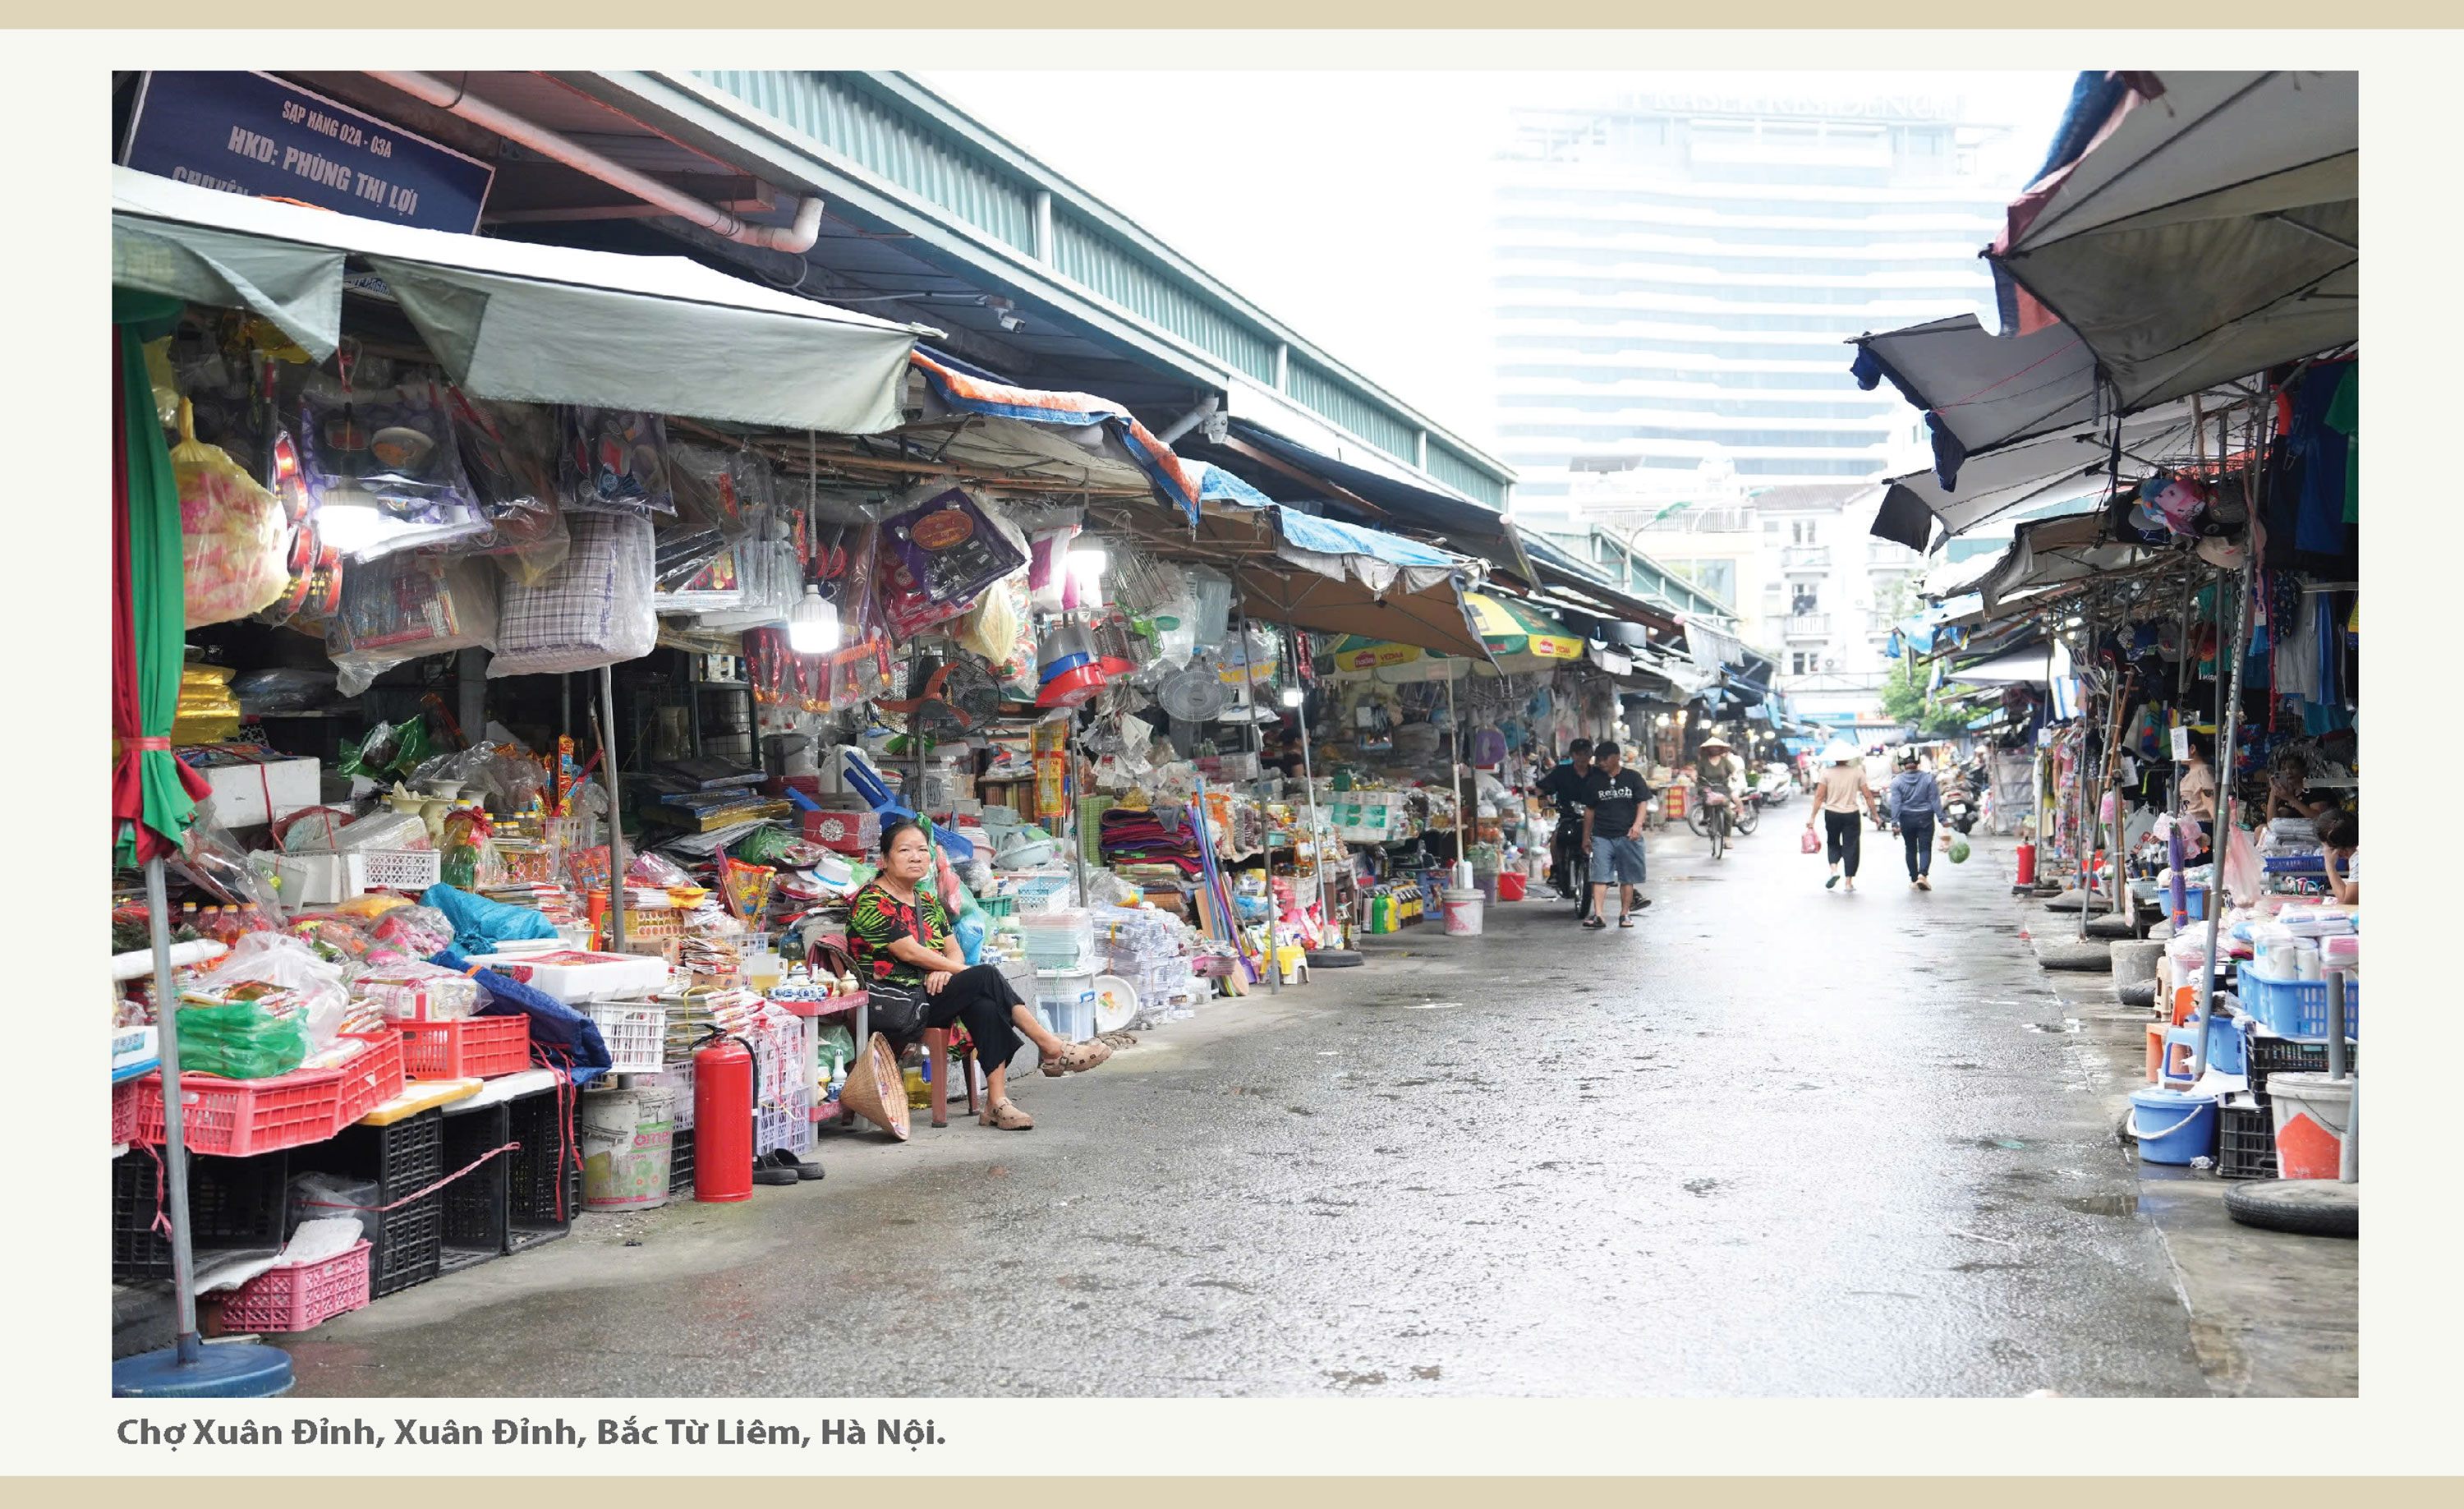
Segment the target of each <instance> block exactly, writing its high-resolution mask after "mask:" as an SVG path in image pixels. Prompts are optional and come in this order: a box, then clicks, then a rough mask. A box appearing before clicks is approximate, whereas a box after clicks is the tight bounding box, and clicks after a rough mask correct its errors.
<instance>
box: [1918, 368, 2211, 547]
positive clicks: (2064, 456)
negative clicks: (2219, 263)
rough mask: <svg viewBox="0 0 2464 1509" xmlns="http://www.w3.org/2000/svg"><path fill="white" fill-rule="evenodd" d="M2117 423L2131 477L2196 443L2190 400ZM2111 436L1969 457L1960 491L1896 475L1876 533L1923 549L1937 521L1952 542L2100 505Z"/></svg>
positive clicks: (2047, 441) (2082, 429)
mask: <svg viewBox="0 0 2464 1509" xmlns="http://www.w3.org/2000/svg"><path fill="white" fill-rule="evenodd" d="M2120 424H2121V432H2120V433H2121V438H2122V450H2123V470H2124V471H2125V472H2127V473H2130V474H2132V475H2134V476H2135V475H2142V474H2144V473H2145V471H2146V470H2147V469H2148V468H2150V467H2152V466H2154V465H2157V464H2161V463H2166V462H2172V461H2178V460H2181V459H2183V458H2185V457H2186V456H2187V455H2188V453H2189V450H2190V448H2191V445H2192V435H2191V414H2190V405H2189V401H2188V400H2184V401H2181V402H2178V403H2171V404H2166V405H2162V406H2160V407H2158V408H2155V409H2151V410H2148V411H2145V412H2144V413H2137V414H2133V415H2131V416H2130V417H2128V418H2126V419H2123V420H2122V421H2120ZM2113 437H2114V430H2113V426H2112V423H2111V422H2110V421H2108V422H2106V423H2103V424H2085V425H2077V426H2073V427H2071V428H2069V429H2065V430H2060V431H2057V432H2056V433H2051V434H2044V435H2038V436H2035V437H2034V438H2032V439H2027V440H2020V441H2015V442H2013V443H2012V444H2010V445H2007V446H2005V447H2003V448H2002V449H2000V450H1997V451H1995V452H1993V453H1992V454H1991V455H1975V456H1969V458H1968V459H1967V462H1966V464H1964V465H1963V466H1962V467H1961V468H1960V470H1959V477H1958V484H1957V485H1956V486H1955V487H1945V486H1944V485H1943V484H1942V478H1941V477H1939V476H1937V475H1936V474H1934V473H1933V472H1930V471H1925V472H1910V473H1908V474H1907V475H1906V476H1904V477H1892V478H1890V479H1889V480H1888V481H1886V482H1884V483H1883V484H1882V485H1883V488H1884V493H1883V498H1882V502H1881V508H1880V509H1878V510H1877V511H1876V514H1875V518H1874V526H1873V531H1872V532H1873V533H1874V534H1876V535H1877V536H1880V537H1881V538H1882V539H1885V540H1894V541H1897V542H1898V543H1899V544H1904V545H1906V546H1908V548H1910V549H1912V550H1923V549H1925V547H1926V545H1927V544H1929V543H1930V539H1931V537H1930V535H1929V533H1928V532H1927V531H1928V527H1929V526H1930V525H1932V524H1937V523H1938V524H1939V525H1940V527H1941V530H1942V533H1943V534H1944V536H1946V537H1948V536H1952V535H1958V534H1963V533H1965V532H1967V531H1968V530H1970V529H1973V528H1975V527H1977V526H1978V525H1980V524H1984V523H1988V522H1991V521H1993V520H1996V519H2000V518H2003V517H2005V516H2007V515H2009V514H2013V513H2015V512H2019V511H2022V510H2026V511H2035V510H2037V509H2043V508H2050V507H2053V506H2056V505H2057V504H2061V503H2069V502H2076V501H2078V500H2079V499H2100V498H2101V497H2102V496H2103V493H2104V489H2105V484H2106V481H2107V477H2108V468H2109V466H2110V464H2111V462H2112V459H2113V451H2112V441H2113Z"/></svg>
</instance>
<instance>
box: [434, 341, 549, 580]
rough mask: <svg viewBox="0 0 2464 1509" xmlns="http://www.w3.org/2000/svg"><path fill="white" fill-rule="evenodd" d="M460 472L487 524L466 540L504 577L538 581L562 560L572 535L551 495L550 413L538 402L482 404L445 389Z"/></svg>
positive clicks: (479, 401) (458, 391)
mask: <svg viewBox="0 0 2464 1509" xmlns="http://www.w3.org/2000/svg"><path fill="white" fill-rule="evenodd" d="M449 402H450V403H451V407H452V409H453V413H454V418H455V420H456V425H455V429H454V434H455V437H456V438H457V439H458V440H459V441H460V443H461V446H462V467H463V470H464V471H465V472H467V473H468V474H469V475H470V478H471V489H472V492H473V494H474V495H475V496H476V497H477V499H478V501H479V507H480V509H481V511H482V512H483V513H485V514H486V515H487V519H488V532H487V533H486V534H485V535H481V536H479V537H477V538H475V539H474V540H473V541H472V542H471V548H472V551H473V554H478V555H485V556H490V557H493V558H495V562H496V565H497V566H499V567H501V568H502V569H503V570H504V572H505V574H506V575H508V576H511V577H513V578H515V579H516V580H517V581H521V580H533V581H535V580H537V579H538V578H539V576H541V575H543V574H545V573H546V572H548V571H550V570H552V569H554V568H555V566H556V565H557V563H558V562H560V561H562V560H563V559H564V555H565V551H566V550H567V549H568V548H570V546H571V544H572V536H571V535H570V534H569V533H568V532H567V531H566V529H565V526H564V508H563V504H562V502H561V499H559V497H558V496H557V485H556V451H557V428H556V411H554V410H551V409H543V408H541V407H539V405H536V404H515V403H497V402H488V401H483V400H480V399H474V398H472V397H470V396H468V395H467V394H465V393H464V392H463V391H462V390H461V389H460V388H454V389H452V390H451V394H450V398H449Z"/></svg>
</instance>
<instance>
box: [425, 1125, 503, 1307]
mask: <svg viewBox="0 0 2464 1509" xmlns="http://www.w3.org/2000/svg"><path fill="white" fill-rule="evenodd" d="M443 1121H444V1139H443V1142H444V1146H443V1152H444V1165H445V1171H446V1172H448V1173H451V1172H454V1171H455V1170H457V1169H460V1168H462V1167H465V1166H466V1165H470V1164H472V1163H473V1162H476V1161H477V1160H479V1159H481V1158H487V1162H485V1163H483V1164H480V1165H479V1166H478V1167H476V1168H473V1169H472V1170H471V1171H470V1172H469V1173H467V1174H464V1175H462V1177H460V1178H459V1179H456V1180H454V1181H453V1182H452V1183H451V1184H450V1185H447V1186H446V1187H444V1188H442V1189H440V1190H438V1191H437V1199H438V1200H439V1201H440V1202H442V1205H443V1211H444V1222H443V1231H442V1232H441V1233H440V1242H439V1249H438V1253H437V1271H438V1272H440V1273H448V1274H450V1273H452V1272H454V1271H456V1270H458V1269H463V1268H468V1267H470V1266H472V1265H473V1264H474V1263H484V1262H487V1261H488V1260H489V1259H491V1258H495V1257H502V1256H503V1255H504V1254H505V1253H506V1252H507V1250H508V1249H507V1248H506V1245H505V1181H506V1174H507V1168H506V1160H507V1159H509V1158H511V1157H512V1156H513V1155H512V1154H511V1153H496V1155H495V1157H493V1158H488V1155H489V1154H490V1153H494V1152H495V1150H496V1149H497V1148H499V1147H502V1146H504V1145H505V1143H508V1142H511V1141H512V1138H511V1137H510V1136H509V1135H508V1131H507V1127H508V1121H507V1118H506V1107H505V1105H504V1104H503V1103H501V1102H499V1103H498V1104H495V1105H490V1106H482V1107H480V1108H479V1109H478V1110H475V1111H464V1112H462V1113H460V1114H459V1115H453V1114H446V1115H444V1116H443Z"/></svg>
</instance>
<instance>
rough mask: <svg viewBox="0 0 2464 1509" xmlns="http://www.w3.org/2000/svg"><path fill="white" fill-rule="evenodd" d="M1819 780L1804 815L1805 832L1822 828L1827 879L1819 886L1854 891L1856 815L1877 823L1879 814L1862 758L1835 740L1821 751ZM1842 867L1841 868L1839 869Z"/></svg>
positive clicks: (1858, 825)
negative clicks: (1861, 812)
mask: <svg viewBox="0 0 2464 1509" xmlns="http://www.w3.org/2000/svg"><path fill="white" fill-rule="evenodd" d="M1822 762H1823V768H1822V776H1821V779H1819V780H1817V781H1815V783H1814V810H1812V811H1810V812H1808V813H1806V814H1805V831H1806V832H1809V833H1810V832H1814V825H1815V823H1817V822H1819V823H1820V824H1821V825H1822V830H1823V834H1824V838H1825V843H1824V846H1823V852H1824V854H1825V856H1826V857H1828V858H1829V859H1830V861H1831V878H1829V879H1827V880H1825V881H1823V882H1822V888H1823V889H1824V890H1826V891H1827V890H1830V889H1831V888H1832V887H1834V886H1836V885H1838V884H1839V883H1840V882H1841V881H1843V880H1844V881H1846V882H1847V885H1848V889H1849V890H1851V891H1854V890H1856V889H1857V860H1858V857H1859V850H1858V840H1859V838H1860V837H1861V836H1862V835H1863V832H1864V828H1863V824H1862V822H1861V820H1860V819H1859V815H1858V812H1859V808H1862V809H1863V810H1864V812H1865V813H1866V814H1867V815H1869V816H1871V817H1872V818H1873V819H1874V821H1876V822H1877V823H1879V822H1881V820H1882V819H1881V812H1880V811H1878V810H1876V808H1875V806H1874V788H1873V787H1872V786H1871V785H1869V784H1867V782H1866V780H1865V760H1864V756H1863V755H1861V754H1859V752H1858V749H1857V746H1856V745H1855V744H1852V743H1848V742H1847V741H1846V740H1835V741H1833V742H1832V743H1831V745H1830V747H1828V748H1826V749H1824V750H1823V751H1822ZM1843 867H1844V868H1843Z"/></svg>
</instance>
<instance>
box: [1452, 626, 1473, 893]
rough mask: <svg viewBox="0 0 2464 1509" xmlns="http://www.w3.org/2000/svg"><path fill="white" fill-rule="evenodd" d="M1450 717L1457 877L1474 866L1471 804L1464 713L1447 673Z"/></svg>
mask: <svg viewBox="0 0 2464 1509" xmlns="http://www.w3.org/2000/svg"><path fill="white" fill-rule="evenodd" d="M1465 664H1466V665H1468V664H1469V662H1468V661H1466V662H1465ZM1446 721H1447V722H1449V723H1451V724H1453V725H1454V726H1453V728H1452V729H1451V730H1450V731H1449V732H1448V733H1447V735H1446V789H1448V790H1450V791H1452V792H1453V793H1454V797H1455V873H1454V878H1456V879H1458V880H1466V879H1468V878H1470V876H1469V871H1470V869H1471V838H1470V833H1471V805H1470V804H1469V803H1467V802H1465V801H1464V800H1463V774H1462V771H1463V715H1462V714H1460V713H1458V712H1456V711H1455V678H1454V677H1451V676H1449V677H1446Z"/></svg>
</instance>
